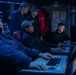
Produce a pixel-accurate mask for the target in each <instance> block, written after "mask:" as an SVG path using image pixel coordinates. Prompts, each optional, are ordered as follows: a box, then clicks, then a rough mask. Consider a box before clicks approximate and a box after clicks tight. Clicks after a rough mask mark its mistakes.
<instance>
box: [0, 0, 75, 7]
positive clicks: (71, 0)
mask: <svg viewBox="0 0 76 75" xmlns="http://www.w3.org/2000/svg"><path fill="white" fill-rule="evenodd" d="M0 1H11V2H23V1H26V2H28V3H30V4H35V5H40V6H47V5H50V4H53V3H54V2H55V1H56V2H58V3H63V4H72V5H76V0H0Z"/></svg>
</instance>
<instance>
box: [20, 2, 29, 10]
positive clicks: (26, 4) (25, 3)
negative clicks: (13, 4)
mask: <svg viewBox="0 0 76 75" xmlns="http://www.w3.org/2000/svg"><path fill="white" fill-rule="evenodd" d="M23 7H25V8H26V7H29V4H28V3H27V2H22V3H21V5H20V9H21V8H23Z"/></svg>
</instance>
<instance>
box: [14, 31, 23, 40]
mask: <svg viewBox="0 0 76 75" xmlns="http://www.w3.org/2000/svg"><path fill="white" fill-rule="evenodd" d="M13 37H14V38H15V39H16V40H17V41H21V37H22V32H21V31H16V32H14V33H13Z"/></svg>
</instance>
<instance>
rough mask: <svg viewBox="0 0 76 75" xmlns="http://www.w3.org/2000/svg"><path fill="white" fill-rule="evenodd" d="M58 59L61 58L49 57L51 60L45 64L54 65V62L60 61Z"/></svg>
mask: <svg viewBox="0 0 76 75" xmlns="http://www.w3.org/2000/svg"><path fill="white" fill-rule="evenodd" d="M60 60H61V58H55V59H51V60H50V61H49V62H48V63H47V65H50V66H55V65H56V64H59V63H60Z"/></svg>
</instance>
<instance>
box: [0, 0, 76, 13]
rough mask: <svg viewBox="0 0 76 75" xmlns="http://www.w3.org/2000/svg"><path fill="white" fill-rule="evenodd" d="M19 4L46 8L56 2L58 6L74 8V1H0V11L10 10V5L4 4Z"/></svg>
mask: <svg viewBox="0 0 76 75" xmlns="http://www.w3.org/2000/svg"><path fill="white" fill-rule="evenodd" d="M1 1H4V2H5V3H1ZM8 1H10V2H19V3H22V2H24V1H26V2H28V3H29V4H34V5H37V6H48V5H50V4H53V3H54V2H58V4H66V5H74V6H76V0H0V11H4V12H5V11H6V10H7V11H8V10H9V9H10V4H8V3H6V2H8ZM18 6H19V5H16V6H15V9H17V8H18Z"/></svg>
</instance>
